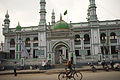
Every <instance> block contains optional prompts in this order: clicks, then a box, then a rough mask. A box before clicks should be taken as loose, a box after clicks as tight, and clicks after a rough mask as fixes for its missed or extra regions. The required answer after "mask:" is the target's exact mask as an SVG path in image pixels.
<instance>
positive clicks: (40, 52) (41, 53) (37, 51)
mask: <svg viewBox="0 0 120 80" xmlns="http://www.w3.org/2000/svg"><path fill="white" fill-rule="evenodd" d="M43 55H44V50H35V56H43Z"/></svg>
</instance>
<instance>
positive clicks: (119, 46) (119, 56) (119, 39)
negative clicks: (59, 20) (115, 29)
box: [117, 36, 120, 59]
mask: <svg viewBox="0 0 120 80" xmlns="http://www.w3.org/2000/svg"><path fill="white" fill-rule="evenodd" d="M117 46H118V58H119V59H120V50H119V48H120V36H117Z"/></svg>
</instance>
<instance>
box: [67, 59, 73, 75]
mask: <svg viewBox="0 0 120 80" xmlns="http://www.w3.org/2000/svg"><path fill="white" fill-rule="evenodd" d="M66 66H67V68H68V69H69V70H67V71H68V72H67V73H66V75H67V76H68V77H69V76H71V75H72V72H73V69H72V66H73V59H72V58H71V61H68V60H67V64H66Z"/></svg>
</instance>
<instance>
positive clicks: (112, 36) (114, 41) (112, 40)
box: [110, 32, 117, 43]
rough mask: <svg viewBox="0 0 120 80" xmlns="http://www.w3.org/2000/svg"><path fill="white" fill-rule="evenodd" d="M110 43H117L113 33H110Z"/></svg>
mask: <svg viewBox="0 0 120 80" xmlns="http://www.w3.org/2000/svg"><path fill="white" fill-rule="evenodd" d="M110 42H111V43H117V36H116V34H115V33H114V32H112V33H110Z"/></svg>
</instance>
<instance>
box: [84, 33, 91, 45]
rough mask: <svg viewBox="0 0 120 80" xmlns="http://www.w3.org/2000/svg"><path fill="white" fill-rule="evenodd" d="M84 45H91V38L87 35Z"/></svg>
mask: <svg viewBox="0 0 120 80" xmlns="http://www.w3.org/2000/svg"><path fill="white" fill-rule="evenodd" d="M84 43H85V44H89V43H90V37H89V35H88V34H85V35H84Z"/></svg>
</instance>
